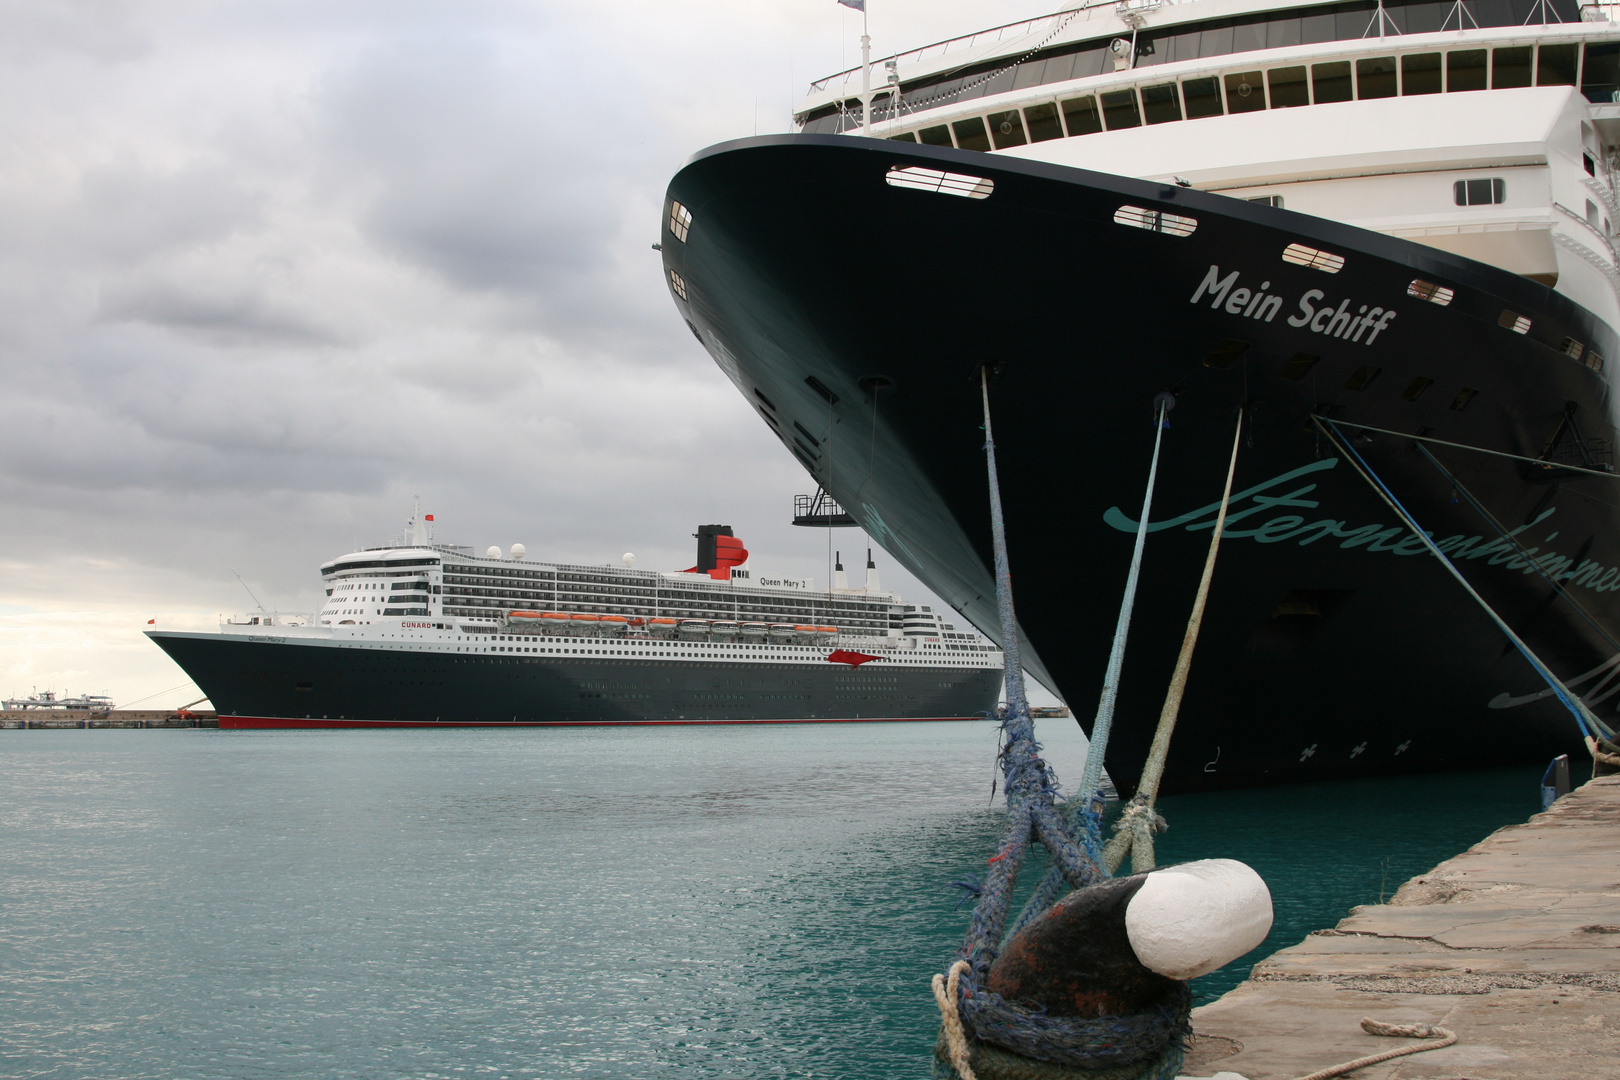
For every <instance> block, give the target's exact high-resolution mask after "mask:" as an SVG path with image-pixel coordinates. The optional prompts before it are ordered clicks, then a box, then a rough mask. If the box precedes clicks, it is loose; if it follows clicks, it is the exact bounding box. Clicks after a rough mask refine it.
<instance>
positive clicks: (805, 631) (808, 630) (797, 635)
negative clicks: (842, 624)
mask: <svg viewBox="0 0 1620 1080" xmlns="http://www.w3.org/2000/svg"><path fill="white" fill-rule="evenodd" d="M820 630H821V627H819V626H795V627H794V628H793V640H794V641H801V642H802V641H814V640H816V635H817V633H819V632H820Z"/></svg>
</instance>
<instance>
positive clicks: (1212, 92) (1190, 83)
mask: <svg viewBox="0 0 1620 1080" xmlns="http://www.w3.org/2000/svg"><path fill="white" fill-rule="evenodd" d="M1181 99H1182V101H1184V102H1185V103H1186V106H1187V119H1189V120H1198V119H1201V118H1203V117H1205V116H1220V115H1221V113H1222V112H1223V110H1222V108H1221V84H1220V82H1219V81H1217V80H1216V79H1214V78H1209V79H1188V80H1187V81H1186V82H1184V83H1182V84H1181Z"/></svg>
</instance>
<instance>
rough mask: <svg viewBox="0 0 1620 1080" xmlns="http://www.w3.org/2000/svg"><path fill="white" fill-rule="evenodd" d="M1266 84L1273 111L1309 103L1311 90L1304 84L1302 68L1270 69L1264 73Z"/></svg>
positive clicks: (1303, 70)
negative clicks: (1268, 88)
mask: <svg viewBox="0 0 1620 1080" xmlns="http://www.w3.org/2000/svg"><path fill="white" fill-rule="evenodd" d="M1266 82H1267V83H1269V84H1270V88H1271V107H1272V108H1273V109H1292V108H1294V107H1295V106H1298V105H1309V104H1310V103H1311V90H1310V86H1309V85H1308V84H1307V83H1306V82H1305V69H1304V68H1303V67H1285V68H1272V69H1271V70H1270V71H1268V72H1266Z"/></svg>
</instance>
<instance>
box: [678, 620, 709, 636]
mask: <svg viewBox="0 0 1620 1080" xmlns="http://www.w3.org/2000/svg"><path fill="white" fill-rule="evenodd" d="M680 632H681V636H682V637H693V638H695V637H702V636H703V635H705V634H707V633H708V632H709V620H708V619H682V620H681V625H680Z"/></svg>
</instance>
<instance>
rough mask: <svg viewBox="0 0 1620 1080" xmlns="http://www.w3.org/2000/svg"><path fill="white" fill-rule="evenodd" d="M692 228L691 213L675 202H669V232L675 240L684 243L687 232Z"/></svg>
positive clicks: (672, 200)
mask: <svg viewBox="0 0 1620 1080" xmlns="http://www.w3.org/2000/svg"><path fill="white" fill-rule="evenodd" d="M691 227H692V211H690V210H688V209H687V208H686V207H684V206H682V205H681V204H680V203H678V202H676V201H675V200H674V199H671V200H669V231H670V233H671V234H673V235H674V237H675V239H677V240H681V241H685V239H686V233H687V230H689V229H690V228H691Z"/></svg>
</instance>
